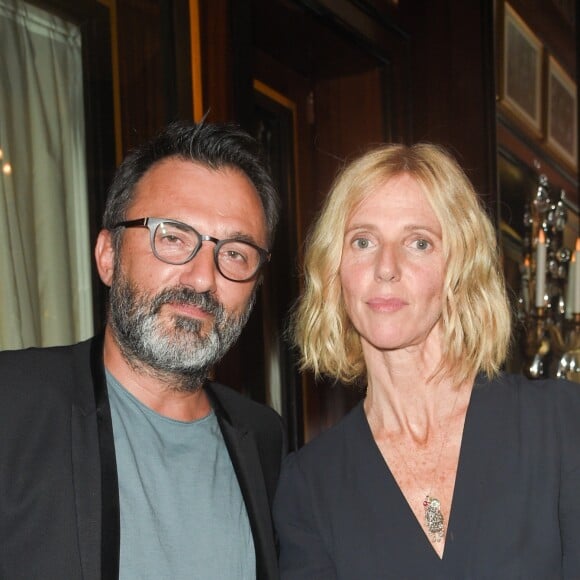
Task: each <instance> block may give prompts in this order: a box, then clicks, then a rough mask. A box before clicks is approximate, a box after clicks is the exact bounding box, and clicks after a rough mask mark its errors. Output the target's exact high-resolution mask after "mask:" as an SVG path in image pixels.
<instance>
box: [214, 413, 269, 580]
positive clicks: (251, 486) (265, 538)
mask: <svg viewBox="0 0 580 580" xmlns="http://www.w3.org/2000/svg"><path fill="white" fill-rule="evenodd" d="M216 415H217V417H218V421H219V424H220V427H221V430H222V434H223V436H224V440H225V442H226V446H227V448H228V451H229V453H230V457H231V459H232V464H233V466H234V470H235V472H236V475H237V478H238V482H239V484H240V489H241V491H242V496H243V498H244V502H245V504H246V510H247V512H248V518H249V520H250V525H251V528H252V533H253V536H254V548H255V550H256V572H257V578H258V579H263V580H273V579H275V578H278V564H277V555H276V551H275V549H274V546H275V543H274V529H273V526H272V518H271V512H270V505H269V503H268V494H267V491H266V484H265V482H264V476H263V471H262V465H261V463H260V457H259V454H258V448H257V445H256V441H255V439H254V436H253V434H252V432H251V431H249V430H247V429H237V428H235V427H234V426H233V425H231V423H229V421H228V420H227V419H226V418H225V417H224V416H223V414H222V413H220V412H219V410H216Z"/></svg>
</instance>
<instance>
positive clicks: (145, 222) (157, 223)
mask: <svg viewBox="0 0 580 580" xmlns="http://www.w3.org/2000/svg"><path fill="white" fill-rule="evenodd" d="M115 228H147V229H148V230H149V237H150V241H151V249H152V250H153V254H154V255H155V256H156V257H157V258H158V259H159V260H161V261H162V262H165V263H167V264H174V265H176V266H178V265H180V264H186V263H187V262H189V261H190V260H193V258H195V256H196V254H197V253H198V252H199V250H200V248H201V245H202V243H203V242H213V243H214V244H215V246H214V250H213V258H214V262H215V265H216V268H217V270H218V272H219V273H220V274H221V275H222V276H223V277H224V278H227V279H228V280H231V281H232V282H246V281H248V280H251V279H252V278H253V277H254V276H255V275H256V274H257V273H258V271H259V270H260V268H261V267H262V266H263V265H264V264H266V263H267V262H268V261H269V260H270V252H268V251H267V250H264V249H263V248H260V247H259V246H256V245H255V244H252V243H251V242H247V241H245V240H239V239H235V238H234V239H230V240H218V239H217V238H214V237H213V236H207V235H203V234H200V233H199V232H198V231H197V230H195V229H194V228H192V227H191V226H188V225H187V224H184V223H182V222H178V221H175V220H169V219H163V218H153V217H146V218H139V219H136V220H129V221H126V222H120V223H118V224H115V225H114V226H113V228H112V229H115Z"/></svg>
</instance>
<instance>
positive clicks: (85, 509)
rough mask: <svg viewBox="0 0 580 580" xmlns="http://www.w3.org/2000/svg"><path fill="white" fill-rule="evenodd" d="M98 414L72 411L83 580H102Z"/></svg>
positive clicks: (73, 461)
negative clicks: (96, 426)
mask: <svg viewBox="0 0 580 580" xmlns="http://www.w3.org/2000/svg"><path fill="white" fill-rule="evenodd" d="M95 423H96V418H95V414H94V413H92V414H90V415H86V414H85V413H84V412H83V410H82V409H80V408H78V407H76V406H75V407H73V409H72V424H71V437H72V466H73V477H74V485H75V502H76V512H77V529H78V537H79V548H80V558H81V568H82V571H83V579H84V580H100V578H101V575H100V570H101V557H100V546H101V482H100V465H99V452H98V445H99V442H98V437H97V433H96V429H95Z"/></svg>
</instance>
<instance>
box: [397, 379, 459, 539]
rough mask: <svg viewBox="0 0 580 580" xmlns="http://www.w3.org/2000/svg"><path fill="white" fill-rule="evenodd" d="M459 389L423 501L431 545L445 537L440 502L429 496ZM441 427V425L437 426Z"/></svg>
mask: <svg viewBox="0 0 580 580" xmlns="http://www.w3.org/2000/svg"><path fill="white" fill-rule="evenodd" d="M460 392H461V389H458V390H457V395H455V400H454V401H453V406H452V407H451V411H450V412H449V415H448V417H447V428H446V429H445V434H444V435H443V438H442V439H441V447H440V448H439V453H438V455H437V461H436V462H435V466H434V467H433V471H432V473H431V477H430V479H429V481H430V483H429V488H428V491H427V495H426V496H425V498H424V499H423V508H424V510H425V526H426V528H427V530H428V532H429V535H430V539H431V541H432V542H433V543H438V542H441V541H442V540H443V538H444V537H445V531H446V529H445V517H444V515H443V512H442V511H441V502H440V501H439V500H438V499H437V498H436V497H433V496H432V495H431V492H432V491H433V486H434V484H435V476H436V474H437V470H438V468H439V464H440V463H441V456H442V455H443V450H444V449H445V447H446V446H447V439H448V438H449V431H450V429H451V417H452V416H453V412H454V411H455V407H456V405H457V400H458V399H459V393H460ZM439 427H441V424H440V425H439ZM393 449H394V450H395V452H396V453H397V455H398V456H399V458H400V459H401V461H402V462H403V465H404V466H405V467H406V469H407V471H408V472H409V473H410V474H411V476H412V478H413V479H414V480H415V483H416V484H417V486H418V487H419V488H421V487H423V486H422V485H421V484H420V482H419V480H418V479H417V476H416V474H415V472H414V471H413V470H412V469H411V468H410V467H409V464H408V463H407V461H406V460H405V456H404V455H403V454H402V453H401V452H400V451H399V449H398V448H397V445H395V444H393Z"/></svg>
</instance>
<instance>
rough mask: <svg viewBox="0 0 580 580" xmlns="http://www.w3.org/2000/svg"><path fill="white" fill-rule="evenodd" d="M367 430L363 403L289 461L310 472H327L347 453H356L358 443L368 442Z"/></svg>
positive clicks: (307, 444)
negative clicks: (320, 470)
mask: <svg viewBox="0 0 580 580" xmlns="http://www.w3.org/2000/svg"><path fill="white" fill-rule="evenodd" d="M366 430H368V425H367V424H366V418H365V415H364V409H363V406H362V402H361V403H359V404H358V405H356V406H355V407H354V408H353V409H352V410H351V411H350V412H349V413H348V414H347V415H345V416H344V417H343V418H342V419H341V420H340V421H338V423H336V424H335V425H333V426H332V427H330V428H328V429H327V430H326V431H323V432H322V433H321V434H319V435H317V436H316V437H315V438H314V439H312V440H311V441H309V442H308V443H306V445H304V446H303V447H302V448H301V449H299V450H298V451H297V452H296V453H294V454H293V456H294V457H293V458H292V459H290V460H289V461H290V462H292V461H296V462H297V463H299V464H300V465H302V466H304V467H305V468H306V469H308V470H313V471H317V470H318V469H322V470H324V471H326V470H328V469H330V468H331V466H332V465H333V463H334V462H336V463H337V465H339V464H340V463H341V462H342V461H343V459H344V457H345V454H346V453H351V452H354V453H356V450H357V443H358V442H360V441H361V440H362V441H364V440H366V435H367V434H366Z"/></svg>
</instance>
